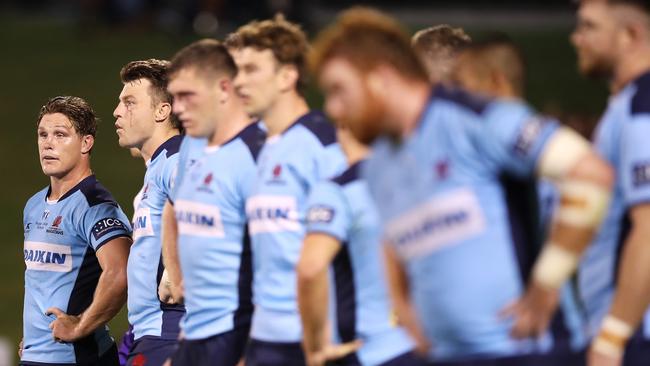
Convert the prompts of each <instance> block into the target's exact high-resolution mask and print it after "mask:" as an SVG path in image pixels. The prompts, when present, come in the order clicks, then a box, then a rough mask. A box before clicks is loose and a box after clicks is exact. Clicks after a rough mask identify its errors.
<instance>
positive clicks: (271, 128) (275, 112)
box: [262, 91, 309, 137]
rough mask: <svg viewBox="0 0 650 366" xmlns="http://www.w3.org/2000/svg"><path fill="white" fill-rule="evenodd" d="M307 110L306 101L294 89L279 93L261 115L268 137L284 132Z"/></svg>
mask: <svg viewBox="0 0 650 366" xmlns="http://www.w3.org/2000/svg"><path fill="white" fill-rule="evenodd" d="M307 112H309V106H308V105H307V102H306V101H305V99H304V98H303V97H302V96H300V95H299V94H298V93H296V92H295V91H291V92H288V93H285V94H284V95H281V96H280V97H279V98H278V100H277V101H276V103H274V104H273V106H272V107H271V108H269V110H267V111H266V112H265V113H264V115H263V116H262V120H263V121H264V125H265V126H266V129H267V134H268V137H271V136H275V135H278V134H280V133H282V132H284V131H285V130H286V129H287V128H289V126H291V124H292V123H294V122H295V121H296V120H297V119H298V118H300V117H301V116H303V115H304V114H306V113H307Z"/></svg>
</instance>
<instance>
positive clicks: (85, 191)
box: [79, 175, 117, 207]
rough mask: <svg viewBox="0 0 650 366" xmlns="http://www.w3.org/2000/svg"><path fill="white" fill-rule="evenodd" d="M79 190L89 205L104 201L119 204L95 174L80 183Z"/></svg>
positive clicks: (96, 204) (92, 205)
mask: <svg viewBox="0 0 650 366" xmlns="http://www.w3.org/2000/svg"><path fill="white" fill-rule="evenodd" d="M79 192H80V193H81V194H82V195H83V197H84V198H85V199H86V202H87V203H88V207H94V206H98V205H100V204H103V203H106V204H110V205H116V206H117V202H116V201H115V199H114V198H113V196H112V195H111V193H110V192H109V191H108V190H107V189H106V188H105V187H104V186H103V185H102V184H101V183H99V181H98V180H97V179H96V178H95V176H94V175H91V176H90V177H88V178H86V179H84V180H83V181H82V182H81V183H80V184H79Z"/></svg>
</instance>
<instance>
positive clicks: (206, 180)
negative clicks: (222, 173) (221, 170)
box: [203, 173, 212, 186]
mask: <svg viewBox="0 0 650 366" xmlns="http://www.w3.org/2000/svg"><path fill="white" fill-rule="evenodd" d="M210 183H212V173H210V174H208V175H206V176H205V178H203V185H206V186H209V185H210Z"/></svg>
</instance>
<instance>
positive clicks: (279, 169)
mask: <svg viewBox="0 0 650 366" xmlns="http://www.w3.org/2000/svg"><path fill="white" fill-rule="evenodd" d="M280 174H282V165H280V164H278V165H276V166H275V168H273V178H278V177H280Z"/></svg>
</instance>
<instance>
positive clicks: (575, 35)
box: [569, 29, 581, 47]
mask: <svg viewBox="0 0 650 366" xmlns="http://www.w3.org/2000/svg"><path fill="white" fill-rule="evenodd" d="M580 41H581V36H580V33H579V32H578V30H577V29H574V30H573V32H571V34H570V35H569V42H571V44H573V46H574V47H578V46H579V45H580Z"/></svg>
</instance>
